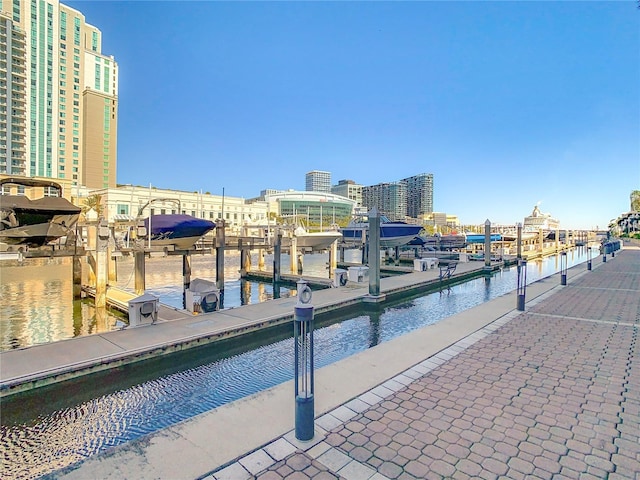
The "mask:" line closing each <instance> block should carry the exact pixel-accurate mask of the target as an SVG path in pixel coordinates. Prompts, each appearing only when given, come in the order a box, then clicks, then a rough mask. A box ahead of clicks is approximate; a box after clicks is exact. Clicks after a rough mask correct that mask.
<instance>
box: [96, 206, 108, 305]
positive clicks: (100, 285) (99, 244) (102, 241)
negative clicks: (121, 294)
mask: <svg viewBox="0 0 640 480" xmlns="http://www.w3.org/2000/svg"><path fill="white" fill-rule="evenodd" d="M97 233H98V235H97V240H96V298H95V306H96V308H105V307H106V306H107V277H108V272H107V270H108V266H107V262H108V261H109V259H108V258H107V251H108V247H109V234H110V232H109V227H108V226H107V221H106V220H105V219H104V218H100V221H99V222H98V232H97Z"/></svg>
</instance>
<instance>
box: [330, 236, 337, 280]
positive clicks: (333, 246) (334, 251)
mask: <svg viewBox="0 0 640 480" xmlns="http://www.w3.org/2000/svg"><path fill="white" fill-rule="evenodd" d="M336 268H338V241H337V240H336V241H335V242H333V243H332V244H331V248H330V249H329V278H333V274H334V272H335V270H336Z"/></svg>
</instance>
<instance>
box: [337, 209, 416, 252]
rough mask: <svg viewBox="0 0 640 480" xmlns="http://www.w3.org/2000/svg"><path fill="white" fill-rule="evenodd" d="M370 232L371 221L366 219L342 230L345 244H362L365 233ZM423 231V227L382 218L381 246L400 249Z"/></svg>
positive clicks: (358, 220) (359, 219)
mask: <svg viewBox="0 0 640 480" xmlns="http://www.w3.org/2000/svg"><path fill="white" fill-rule="evenodd" d="M368 231H369V220H368V218H366V217H359V218H355V219H354V220H352V221H351V222H349V225H347V226H346V227H344V228H342V229H341V232H342V239H343V241H344V242H345V243H352V244H362V243H363V234H364V232H368ZM421 231H422V225H412V224H410V223H405V222H399V221H391V220H389V218H387V217H386V216H384V215H381V216H380V246H381V247H383V248H390V247H399V246H402V245H406V244H408V243H409V242H410V241H411V240H413V239H414V238H415V237H416V236H418V235H419V234H420V232H421Z"/></svg>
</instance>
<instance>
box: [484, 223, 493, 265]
mask: <svg viewBox="0 0 640 480" xmlns="http://www.w3.org/2000/svg"><path fill="white" fill-rule="evenodd" d="M484 269H485V270H491V221H490V220H489V219H488V218H487V219H486V220H485V222H484Z"/></svg>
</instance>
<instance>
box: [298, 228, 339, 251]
mask: <svg viewBox="0 0 640 480" xmlns="http://www.w3.org/2000/svg"><path fill="white" fill-rule="evenodd" d="M293 236H294V237H295V239H296V245H297V247H298V248H310V249H311V250H315V251H318V250H326V249H327V248H329V247H330V246H331V244H332V243H333V242H336V241H337V240H340V239H341V238H342V233H340V232H338V231H336V230H329V231H326V232H308V231H307V230H306V229H305V228H304V227H303V226H301V225H300V226H298V227H297V228H296V229H295V230H294V231H293Z"/></svg>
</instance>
